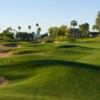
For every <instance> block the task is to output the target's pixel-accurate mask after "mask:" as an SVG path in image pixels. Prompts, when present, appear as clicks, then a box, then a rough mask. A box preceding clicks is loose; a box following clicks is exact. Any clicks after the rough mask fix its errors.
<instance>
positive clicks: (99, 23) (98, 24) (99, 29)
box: [95, 11, 100, 36]
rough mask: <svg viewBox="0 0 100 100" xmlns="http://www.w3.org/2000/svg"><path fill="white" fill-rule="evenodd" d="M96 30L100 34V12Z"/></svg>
mask: <svg viewBox="0 0 100 100" xmlns="http://www.w3.org/2000/svg"><path fill="white" fill-rule="evenodd" d="M95 23H96V29H97V30H98V32H99V34H100V11H99V12H98V15H97V18H96V22H95ZM99 36H100V35H99Z"/></svg>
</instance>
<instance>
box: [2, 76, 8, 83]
mask: <svg viewBox="0 0 100 100" xmlns="http://www.w3.org/2000/svg"><path fill="white" fill-rule="evenodd" d="M7 83H8V80H7V79H6V78H5V77H0V85H5V84H7Z"/></svg>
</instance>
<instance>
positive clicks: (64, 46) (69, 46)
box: [57, 45, 91, 49]
mask: <svg viewBox="0 0 100 100" xmlns="http://www.w3.org/2000/svg"><path fill="white" fill-rule="evenodd" d="M57 48H58V49H63V48H84V49H91V48H90V47H84V46H78V45H62V46H59V47H57Z"/></svg>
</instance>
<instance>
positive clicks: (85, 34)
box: [79, 23, 89, 37]
mask: <svg viewBox="0 0 100 100" xmlns="http://www.w3.org/2000/svg"><path fill="white" fill-rule="evenodd" d="M79 30H80V32H81V35H82V37H88V35H89V24H88V23H85V24H82V25H79Z"/></svg>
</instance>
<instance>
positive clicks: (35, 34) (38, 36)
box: [33, 33, 42, 38]
mask: <svg viewBox="0 0 100 100" xmlns="http://www.w3.org/2000/svg"><path fill="white" fill-rule="evenodd" d="M33 35H34V38H41V36H42V35H41V34H38V33H34V34H33Z"/></svg>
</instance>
